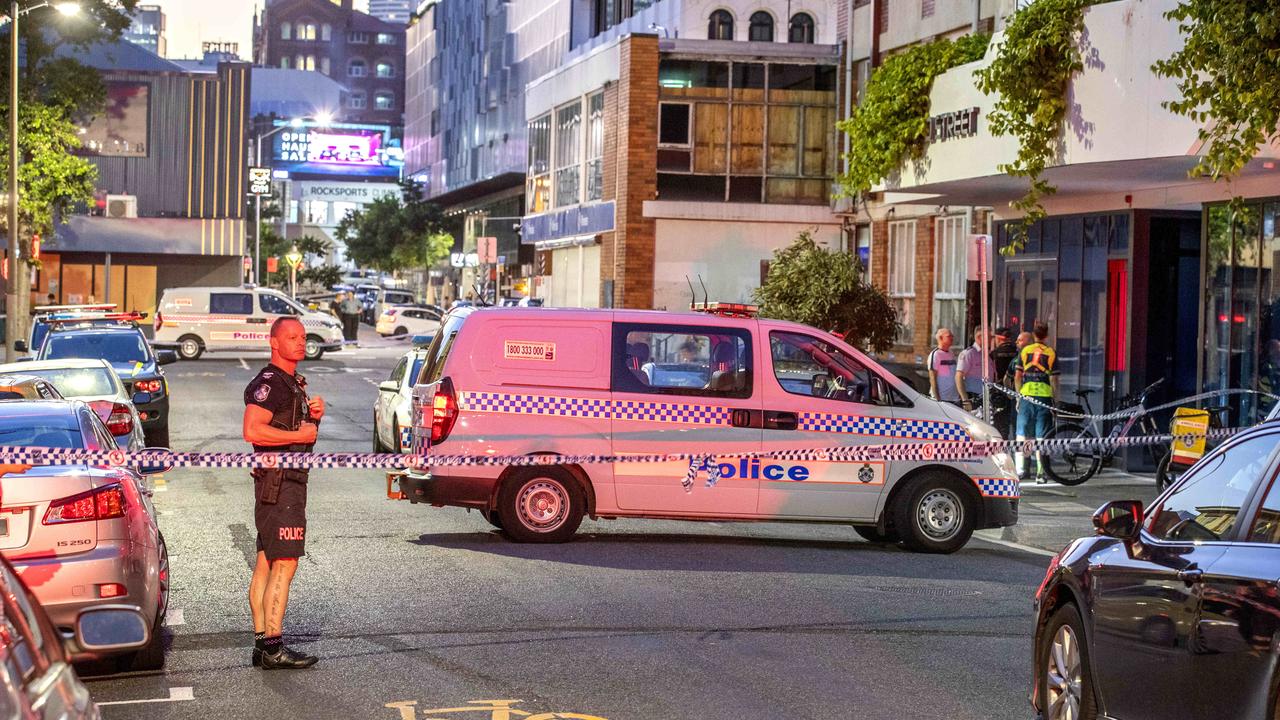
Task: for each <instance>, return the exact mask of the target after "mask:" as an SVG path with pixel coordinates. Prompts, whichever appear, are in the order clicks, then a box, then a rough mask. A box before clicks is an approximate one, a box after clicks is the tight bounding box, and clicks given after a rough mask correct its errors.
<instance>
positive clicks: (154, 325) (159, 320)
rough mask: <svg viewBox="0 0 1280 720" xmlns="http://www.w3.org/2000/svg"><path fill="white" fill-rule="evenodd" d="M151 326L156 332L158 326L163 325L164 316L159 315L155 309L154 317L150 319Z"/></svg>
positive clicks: (158, 328)
mask: <svg viewBox="0 0 1280 720" xmlns="http://www.w3.org/2000/svg"><path fill="white" fill-rule="evenodd" d="M151 327H152V328H154V329H155V331H156V332H159V331H160V328H162V327H164V318H163V317H161V316H160V311H159V310H157V311H156V316H155V319H154V320H152V321H151Z"/></svg>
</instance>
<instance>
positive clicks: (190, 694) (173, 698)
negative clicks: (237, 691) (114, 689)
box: [97, 687, 196, 707]
mask: <svg viewBox="0 0 1280 720" xmlns="http://www.w3.org/2000/svg"><path fill="white" fill-rule="evenodd" d="M195 699H196V694H195V692H194V689H193V688H190V687H171V688H169V697H167V698H148V699H146V700H112V701H111V702H100V703H98V704H97V705H98V707H106V706H107V705H141V704H142V703H166V702H182V701H183V700H195Z"/></svg>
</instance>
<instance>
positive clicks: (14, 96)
mask: <svg viewBox="0 0 1280 720" xmlns="http://www.w3.org/2000/svg"><path fill="white" fill-rule="evenodd" d="M46 7H53V8H54V9H56V10H57V11H58V13H59V14H61V15H63V16H66V17H70V16H72V15H76V14H78V13H79V12H80V3H78V2H54V3H50V2H41V3H37V4H35V5H32V6H30V7H26V8H22V7H19V6H18V0H10V2H9V17H8V18H7V19H8V24H9V280H8V282H6V283H5V289H4V292H5V317H4V341H5V342H4V359H5V362H13V361H14V360H16V359H17V353H16V352H15V351H14V349H13V343H14V341H16V340H17V339H18V334H19V328H20V327H21V320H22V318H21V310H20V308H19V307H18V272H19V270H18V267H19V263H18V259H19V258H18V43H19V42H20V38H19V37H18V20H19V19H20V18H21V17H22V16H23V15H26V14H27V13H29V12H33V11H35V10H39V9H41V8H46Z"/></svg>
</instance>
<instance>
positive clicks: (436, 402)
mask: <svg viewBox="0 0 1280 720" xmlns="http://www.w3.org/2000/svg"><path fill="white" fill-rule="evenodd" d="M457 421H458V397H457V395H455V394H454V392H453V381H451V380H449V378H445V379H444V380H441V381H440V387H439V388H438V389H437V390H436V394H435V397H433V398H432V399H431V444H432V445H436V444H438V443H441V442H444V441H445V439H447V438H448V437H449V433H450V432H452V431H453V424H454V423H455V422H457Z"/></svg>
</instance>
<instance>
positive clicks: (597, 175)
mask: <svg viewBox="0 0 1280 720" xmlns="http://www.w3.org/2000/svg"><path fill="white" fill-rule="evenodd" d="M603 198H604V93H602V92H600V93H596V94H595V95H592V96H591V97H589V98H587V201H588V202H591V201H594V200H601V199H603Z"/></svg>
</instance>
